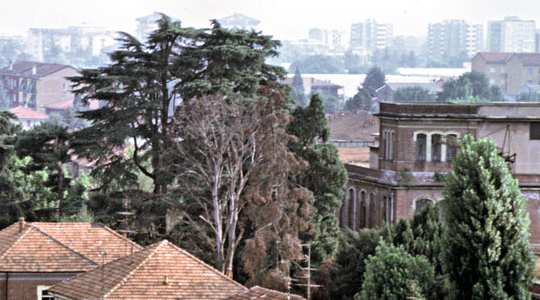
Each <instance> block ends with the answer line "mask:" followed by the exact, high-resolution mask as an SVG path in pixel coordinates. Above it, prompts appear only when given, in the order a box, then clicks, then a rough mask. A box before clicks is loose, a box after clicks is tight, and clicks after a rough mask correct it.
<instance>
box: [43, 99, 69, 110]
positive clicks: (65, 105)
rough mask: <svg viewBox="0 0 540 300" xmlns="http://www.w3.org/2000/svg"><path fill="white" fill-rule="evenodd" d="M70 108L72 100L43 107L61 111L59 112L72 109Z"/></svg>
mask: <svg viewBox="0 0 540 300" xmlns="http://www.w3.org/2000/svg"><path fill="white" fill-rule="evenodd" d="M72 107H73V99H67V100H62V101H58V102H54V103H51V104H47V105H45V108H49V109H61V110H64V109H68V108H72Z"/></svg>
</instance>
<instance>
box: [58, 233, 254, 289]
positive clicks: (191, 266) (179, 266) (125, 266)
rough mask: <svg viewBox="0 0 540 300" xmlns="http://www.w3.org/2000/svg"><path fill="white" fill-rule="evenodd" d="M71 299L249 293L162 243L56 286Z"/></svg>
mask: <svg viewBox="0 0 540 300" xmlns="http://www.w3.org/2000/svg"><path fill="white" fill-rule="evenodd" d="M49 291H50V292H52V293H53V294H55V295H59V296H63V297H67V298H70V299H145V300H149V299H183V300H185V299H192V300H195V299H201V300H202V299H228V297H231V296H232V295H235V294H239V293H242V292H245V291H247V289H246V288H245V287H244V286H242V285H241V284H239V283H237V282H235V281H233V280H232V279H230V278H228V277H226V276H225V275H223V274H222V273H221V272H219V271H217V270H215V269H214V268H212V267H210V266H209V265H207V264H205V263H204V262H202V261H200V260H199V259H197V258H196V257H194V256H193V255H191V254H189V253H188V252H186V251H185V250H182V249H180V248H178V247H176V246H175V245H173V244H172V243H170V242H168V241H162V242H159V243H156V244H153V245H151V246H148V247H147V248H145V249H144V250H141V251H139V252H136V253H134V254H132V255H130V256H127V257H123V258H120V259H118V260H115V261H112V262H109V263H107V264H105V265H102V266H100V267H98V268H96V269H94V270H92V271H89V272H87V273H83V274H80V275H78V276H76V277H74V278H72V279H70V280H67V281H64V282H62V283H60V284H58V285H55V286H53V287H52V288H51V289H50V290H49Z"/></svg>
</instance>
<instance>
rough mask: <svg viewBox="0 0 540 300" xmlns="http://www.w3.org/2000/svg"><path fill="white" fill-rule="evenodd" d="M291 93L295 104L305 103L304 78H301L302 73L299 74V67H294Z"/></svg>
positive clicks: (301, 104)
mask: <svg viewBox="0 0 540 300" xmlns="http://www.w3.org/2000/svg"><path fill="white" fill-rule="evenodd" d="M292 94H293V97H294V99H295V101H296V105H299V106H305V105H306V92H305V89H304V80H303V79H302V74H300V69H299V68H296V71H295V72H294V77H293V78H292Z"/></svg>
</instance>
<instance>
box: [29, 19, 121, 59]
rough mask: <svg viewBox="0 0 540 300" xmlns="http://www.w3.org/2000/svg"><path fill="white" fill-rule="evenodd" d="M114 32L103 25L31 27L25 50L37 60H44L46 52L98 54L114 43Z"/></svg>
mask: <svg viewBox="0 0 540 300" xmlns="http://www.w3.org/2000/svg"><path fill="white" fill-rule="evenodd" d="M115 37H116V32H115V31H112V30H108V29H106V28H103V27H90V26H70V27H66V28H31V29H30V30H29V31H28V36H27V40H26V51H27V52H28V53H29V54H30V55H31V56H32V59H34V60H37V61H40V62H42V61H45V60H46V58H47V57H46V56H47V53H48V52H51V51H62V52H64V53H72V54H76V55H90V56H98V55H100V54H101V53H102V52H104V50H105V49H108V48H111V47H113V46H114V45H116V40H115Z"/></svg>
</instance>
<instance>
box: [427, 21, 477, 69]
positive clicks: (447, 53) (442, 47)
mask: <svg viewBox="0 0 540 300" xmlns="http://www.w3.org/2000/svg"><path fill="white" fill-rule="evenodd" d="M483 40H484V30H483V27H482V25H479V24H468V23H467V22H465V21H463V20H446V21H443V22H440V23H432V24H429V25H428V34H427V49H426V50H427V56H428V58H429V59H430V60H431V61H448V60H449V59H450V58H457V57H463V58H471V57H473V56H474V55H475V54H476V53H477V52H479V51H481V50H482V49H483Z"/></svg>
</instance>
